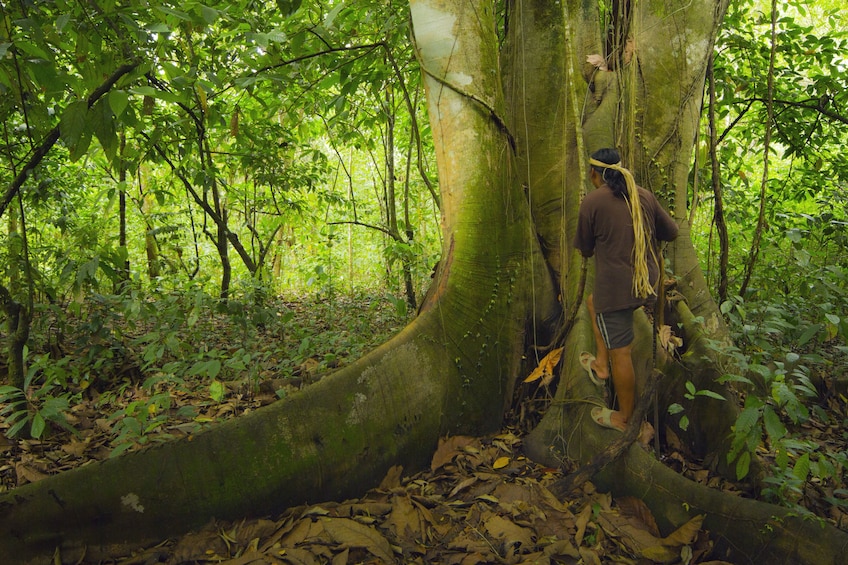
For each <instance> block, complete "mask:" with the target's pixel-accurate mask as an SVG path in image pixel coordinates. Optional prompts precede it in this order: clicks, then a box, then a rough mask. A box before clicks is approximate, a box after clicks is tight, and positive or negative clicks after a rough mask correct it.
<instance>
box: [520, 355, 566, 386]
mask: <svg viewBox="0 0 848 565" xmlns="http://www.w3.org/2000/svg"><path fill="white" fill-rule="evenodd" d="M560 357H562V347H558V348H556V349H554V350H553V351H551V352H550V353H548V354H547V355H545V357H544V359H542V361H541V362H540V363H539V366H538V367H536V368H535V369H534V370H533V372H532V373H530V375H529V376H528V377H527V378H526V379H524V382H525V383H532V382H533V381H536V380H539V379H541V378H542V377H551V378H552V377H553V375H554V367H556V364H557V363H559V360H560ZM548 382H550V381H548ZM546 384H547V383H546Z"/></svg>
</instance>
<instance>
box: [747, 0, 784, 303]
mask: <svg viewBox="0 0 848 565" xmlns="http://www.w3.org/2000/svg"><path fill="white" fill-rule="evenodd" d="M776 54H777V0H772V1H771V51H770V52H769V70H768V93H767V94H766V128H765V137H764V139H763V178H762V181H761V182H760V213H759V216H758V217H757V226H756V227H755V228H754V236H753V240H752V241H751V254H750V257H749V259H748V263H747V265H746V266H745V275H744V277H743V279H742V285H741V286H740V287H739V296H742V297H744V296H745V293H746V292H747V290H748V284H749V283H750V282H751V276H752V275H753V274H754V265H755V264H756V263H757V256H758V255H759V253H760V240H761V239H762V237H763V230H764V229H765V224H766V187H767V186H768V179H769V167H768V165H769V153H770V152H771V129H772V123H773V122H774V58H775V55H776Z"/></svg>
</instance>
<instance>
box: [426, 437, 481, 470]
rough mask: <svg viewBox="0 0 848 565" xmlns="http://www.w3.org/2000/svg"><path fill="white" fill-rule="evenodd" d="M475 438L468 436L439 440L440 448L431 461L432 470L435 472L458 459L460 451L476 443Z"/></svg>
mask: <svg viewBox="0 0 848 565" xmlns="http://www.w3.org/2000/svg"><path fill="white" fill-rule="evenodd" d="M474 441H475V440H474V438H473V437H467V436H452V437H447V438H439V446H438V447H437V448H436V452H435V453H434V454H433V459H432V460H431V461H430V470H431V471H435V470H436V469H439V468H441V467H443V466H445V465H447V464H448V463H450V462H451V461H453V458H454V457H456V456H457V455H458V454H459V452H460V450H462V449H463V448H465V447H468V446H469V445H471V444H472V443H474Z"/></svg>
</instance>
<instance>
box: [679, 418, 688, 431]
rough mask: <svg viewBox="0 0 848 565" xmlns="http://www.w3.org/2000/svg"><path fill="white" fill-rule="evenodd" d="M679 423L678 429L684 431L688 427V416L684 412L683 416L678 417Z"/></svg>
mask: <svg viewBox="0 0 848 565" xmlns="http://www.w3.org/2000/svg"><path fill="white" fill-rule="evenodd" d="M679 425H680V429H681V430H683V431H684V432H685V431H686V430H687V429H689V416H687V415H686V414H684V415H683V416H681V417H680V424H679Z"/></svg>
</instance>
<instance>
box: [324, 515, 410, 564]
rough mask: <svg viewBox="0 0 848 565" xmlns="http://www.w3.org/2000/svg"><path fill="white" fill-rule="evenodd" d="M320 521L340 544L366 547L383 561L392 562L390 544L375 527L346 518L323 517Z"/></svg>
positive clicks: (393, 558) (392, 555) (392, 556)
mask: <svg viewBox="0 0 848 565" xmlns="http://www.w3.org/2000/svg"><path fill="white" fill-rule="evenodd" d="M321 522H323V524H324V530H326V532H327V533H328V534H329V535H330V537H331V538H332V539H333V541H334V542H336V543H338V544H340V545H341V546H343V547H359V548H362V549H367V550H368V551H369V552H370V553H371V554H372V555H374V557H376V558H378V559H381V560H382V561H383V562H384V563H392V562H394V560H395V557H394V553H393V552H392V547H391V545H389V542H388V541H387V540H386V538H385V537H383V535H382V534H380V533H379V532H378V531H377V530H376V529H375V528H369V527H368V526H363V525H362V524H359V523H357V522H355V521H353V520H349V519H347V518H323V519H322V520H321Z"/></svg>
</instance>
